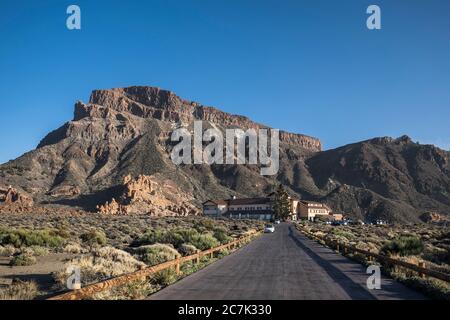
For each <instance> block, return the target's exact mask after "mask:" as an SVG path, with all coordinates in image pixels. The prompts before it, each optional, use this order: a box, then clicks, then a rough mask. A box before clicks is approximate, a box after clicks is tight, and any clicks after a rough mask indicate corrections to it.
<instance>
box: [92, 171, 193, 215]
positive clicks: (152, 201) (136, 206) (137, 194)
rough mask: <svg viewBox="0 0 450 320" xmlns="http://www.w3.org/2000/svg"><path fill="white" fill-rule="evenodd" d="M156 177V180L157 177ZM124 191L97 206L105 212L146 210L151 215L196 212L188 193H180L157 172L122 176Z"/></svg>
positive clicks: (135, 212) (131, 212)
mask: <svg viewBox="0 0 450 320" xmlns="http://www.w3.org/2000/svg"><path fill="white" fill-rule="evenodd" d="M158 180H159V181H158ZM123 183H124V193H123V195H122V196H121V197H120V199H119V200H118V201H117V200H116V199H114V198H113V199H112V200H111V202H106V203H105V204H104V205H99V206H97V210H98V213H100V214H105V215H119V214H150V215H152V216H187V215H197V214H199V211H198V209H197V208H196V207H195V206H194V205H193V204H192V203H191V201H192V197H190V196H188V195H187V194H185V193H183V192H182V191H181V190H180V189H178V188H177V187H176V185H175V184H174V183H173V182H172V181H169V180H161V177H159V176H150V177H149V176H145V175H139V176H138V177H137V178H135V179H133V178H132V177H131V176H130V175H128V176H126V177H125V178H124V181H123Z"/></svg>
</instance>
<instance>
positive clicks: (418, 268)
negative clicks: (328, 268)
mask: <svg viewBox="0 0 450 320" xmlns="http://www.w3.org/2000/svg"><path fill="white" fill-rule="evenodd" d="M297 229H298V230H299V231H300V232H302V233H303V234H305V235H306V236H308V237H309V238H312V239H315V240H317V241H323V242H324V243H325V244H326V245H327V246H328V247H330V248H332V249H334V250H336V251H338V252H340V253H342V254H343V255H347V254H349V253H359V254H361V255H363V256H366V257H367V258H368V260H369V261H371V260H372V259H375V260H377V261H379V262H382V263H385V264H386V265H391V266H399V267H402V268H405V269H409V270H412V271H415V272H417V273H418V274H419V276H420V277H425V276H429V277H432V278H436V279H439V280H442V281H446V282H450V274H448V273H444V272H440V271H436V270H431V269H429V268H426V265H425V264H424V263H423V262H422V263H419V265H415V264H412V263H409V262H405V261H401V260H397V259H393V258H390V257H388V256H385V255H382V254H378V253H374V252H370V251H367V250H362V249H358V248H356V247H354V246H350V245H347V244H345V243H342V242H339V241H337V240H334V241H331V240H329V239H327V238H325V237H320V236H317V235H315V234H313V233H311V232H309V231H307V230H305V229H304V228H302V227H301V226H300V225H299V224H297Z"/></svg>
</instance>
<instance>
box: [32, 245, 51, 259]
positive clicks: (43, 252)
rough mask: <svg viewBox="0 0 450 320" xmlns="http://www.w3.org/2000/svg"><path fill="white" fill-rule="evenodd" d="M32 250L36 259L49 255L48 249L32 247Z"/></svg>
mask: <svg viewBox="0 0 450 320" xmlns="http://www.w3.org/2000/svg"><path fill="white" fill-rule="evenodd" d="M30 250H31V252H32V254H33V255H34V256H36V257H41V256H45V255H47V254H48V253H49V250H48V248H46V247H41V246H31V247H30Z"/></svg>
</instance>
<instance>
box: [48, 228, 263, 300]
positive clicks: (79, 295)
mask: <svg viewBox="0 0 450 320" xmlns="http://www.w3.org/2000/svg"><path fill="white" fill-rule="evenodd" d="M261 233H262V232H261V231H259V232H255V233H252V234H249V235H246V236H244V237H241V238H239V239H236V240H233V241H231V242H228V243H226V244H223V245H220V246H218V247H215V248H211V249H208V250H205V251H201V252H199V253H196V254H193V255H190V256H186V257H180V258H177V259H174V260H171V261H168V262H164V263H161V264H158V265H156V266H153V267H146V268H144V269H142V270H138V271H135V272H133V273H129V274H125V275H122V276H118V277H115V278H111V279H108V280H104V281H101V282H98V283H94V284H90V285H87V286H85V287H83V288H81V289H78V290H72V291H69V292H65V293H62V294H58V295H56V296H53V297H51V298H48V300H82V299H85V298H89V297H91V296H93V295H94V294H96V293H99V292H102V291H105V290H107V289H111V288H113V287H117V286H120V285H124V284H127V283H130V282H132V281H135V280H139V279H142V278H146V277H149V276H151V275H153V274H155V273H158V272H160V271H163V270H165V269H169V268H175V270H176V272H177V274H179V273H180V266H181V265H182V264H183V263H186V262H190V261H195V262H196V263H200V260H201V259H202V257H207V256H210V257H211V258H212V257H213V256H214V253H216V252H218V251H221V250H224V249H230V250H231V249H235V248H236V247H238V246H240V245H241V244H243V243H245V242H247V241H250V240H251V239H253V238H254V237H256V236H258V235H260V234H261Z"/></svg>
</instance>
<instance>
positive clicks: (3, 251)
mask: <svg viewBox="0 0 450 320" xmlns="http://www.w3.org/2000/svg"><path fill="white" fill-rule="evenodd" d="M15 252H16V248H14V246H13V245H10V244H8V245H6V246H0V257H10V256H12V255H13V254H14V253H15Z"/></svg>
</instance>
